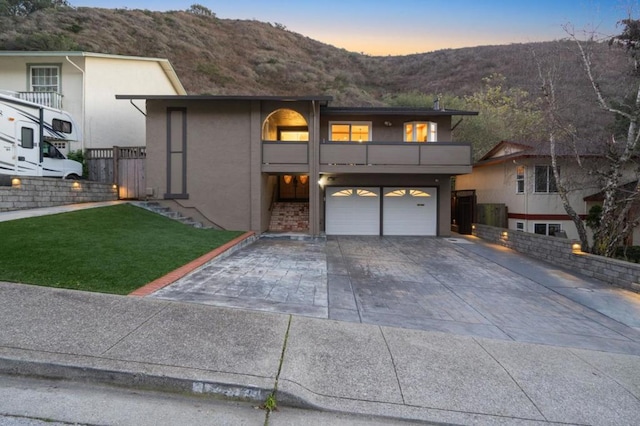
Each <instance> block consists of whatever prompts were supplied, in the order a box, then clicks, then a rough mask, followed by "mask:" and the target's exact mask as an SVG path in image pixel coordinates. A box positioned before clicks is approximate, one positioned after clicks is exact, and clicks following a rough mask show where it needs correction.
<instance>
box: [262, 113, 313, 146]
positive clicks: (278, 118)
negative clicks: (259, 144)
mask: <svg viewBox="0 0 640 426" xmlns="http://www.w3.org/2000/svg"><path fill="white" fill-rule="evenodd" d="M262 140H265V141H283V142H308V141H309V126H308V125H307V120H305V118H304V117H303V116H302V114H300V113H299V112H297V111H294V110H292V109H287V108H282V109H278V110H276V111H274V112H272V113H271V114H269V116H268V117H267V119H266V120H264V123H262Z"/></svg>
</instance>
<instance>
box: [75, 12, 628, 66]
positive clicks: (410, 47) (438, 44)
mask: <svg viewBox="0 0 640 426" xmlns="http://www.w3.org/2000/svg"><path fill="white" fill-rule="evenodd" d="M70 3H71V5H73V6H76V7H81V6H88V7H104V8H128V9H149V10H155V11H166V10H186V9H188V8H189V6H191V5H192V4H195V3H197V4H201V5H203V6H205V7H207V8H209V9H211V11H212V12H214V13H215V14H216V15H217V16H218V17H219V18H223V19H255V20H258V21H262V22H271V23H279V24H282V25H284V26H286V27H287V29H289V30H291V31H295V32H297V33H300V34H303V35H305V36H307V37H310V38H313V39H315V40H318V41H322V42H325V43H329V44H332V45H334V46H337V47H341V48H344V49H347V50H350V51H354V52H362V53H366V54H370V55H405V54H411V53H423V52H430V51H434V50H439V49H446V48H460V47H470V46H480V45H492V44H510V43H527V42H535V41H547V40H556V39H559V38H563V37H566V33H565V32H564V31H563V29H562V26H563V25H565V24H567V23H570V24H572V25H573V26H574V27H575V28H576V30H585V29H586V30H596V31H597V32H598V33H600V34H603V35H612V34H617V33H619V32H620V27H617V26H616V23H617V22H618V21H619V20H621V19H624V18H626V17H628V16H629V13H631V14H632V16H633V17H634V18H636V19H637V18H638V15H639V14H640V4H639V1H638V0H536V1H516V0H446V1H445V0H396V1H377V0H324V1H313V2H309V1H305V0H298V1H291V0H265V1H258V0H232V1H211V0H172V1H168V0H126V1H125V0H70Z"/></svg>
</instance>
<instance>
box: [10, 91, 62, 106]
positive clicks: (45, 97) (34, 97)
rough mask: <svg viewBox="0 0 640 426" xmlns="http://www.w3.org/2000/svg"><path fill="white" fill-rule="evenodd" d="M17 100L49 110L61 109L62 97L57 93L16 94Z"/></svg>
mask: <svg viewBox="0 0 640 426" xmlns="http://www.w3.org/2000/svg"><path fill="white" fill-rule="evenodd" d="M17 93H18V96H17V97H18V98H20V99H22V100H25V101H29V102H33V103H36V104H39V105H44V106H48V107H51V108H56V109H62V95H61V94H60V93H57V92H17Z"/></svg>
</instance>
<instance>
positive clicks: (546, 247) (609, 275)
mask: <svg viewBox="0 0 640 426" xmlns="http://www.w3.org/2000/svg"><path fill="white" fill-rule="evenodd" d="M473 227H474V229H473V234H474V235H475V236H476V237H478V238H482V239H483V240H486V241H490V242H492V243H496V244H499V245H501V246H504V247H508V248H510V249H513V250H515V251H518V252H520V253H523V254H526V255H528V256H531V257H534V258H536V259H540V260H544V261H545V262H549V263H551V264H553V265H557V266H560V267H562V268H566V269H569V270H573V271H575V272H578V273H580V274H583V275H586V276H589V277H593V278H596V279H599V280H601V281H604V282H607V283H609V284H612V285H615V286H618V287H623V288H626V289H628V290H633V291H636V292H640V284H639V283H640V265H639V264H637V263H631V262H625V261H622V260H617V259H610V258H608V257H603V256H596V255H593V254H590V253H583V252H582V251H576V252H574V251H573V245H574V244H575V243H579V242H578V241H574V240H568V239H566V238H557V237H547V236H546V235H538V234H532V233H529V232H520V231H515V230H513V229H504V228H496V227H494V226H488V225H480V224H474V225H473Z"/></svg>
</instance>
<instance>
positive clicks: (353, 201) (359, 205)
mask: <svg viewBox="0 0 640 426" xmlns="http://www.w3.org/2000/svg"><path fill="white" fill-rule="evenodd" d="M325 224H326V225H325V232H326V234H327V235H380V188H359V187H351V188H345V187H335V188H332V187H329V188H327V192H326V218H325Z"/></svg>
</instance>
